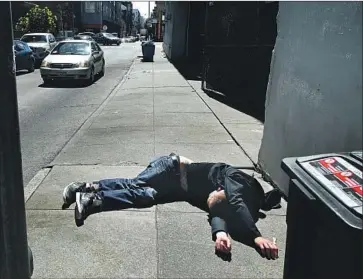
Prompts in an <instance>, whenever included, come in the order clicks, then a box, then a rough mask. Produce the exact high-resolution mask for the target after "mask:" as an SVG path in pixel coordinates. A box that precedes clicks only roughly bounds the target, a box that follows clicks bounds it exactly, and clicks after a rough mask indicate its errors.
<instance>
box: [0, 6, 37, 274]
mask: <svg viewBox="0 0 363 279" xmlns="http://www.w3.org/2000/svg"><path fill="white" fill-rule="evenodd" d="M0 18H2V20H1V24H0V34H1V36H2V44H1V46H0V75H1V77H2V79H1V83H2V88H1V93H0V278H1V279H15V278H16V279H29V278H30V272H29V271H30V268H29V266H30V264H29V259H28V241H27V232H26V219H25V202H24V188H23V173H22V161H21V149H20V136H19V116H18V101H17V91H16V77H15V65H14V62H15V61H14V60H15V59H14V53H13V28H12V18H11V2H9V1H2V2H0Z"/></svg>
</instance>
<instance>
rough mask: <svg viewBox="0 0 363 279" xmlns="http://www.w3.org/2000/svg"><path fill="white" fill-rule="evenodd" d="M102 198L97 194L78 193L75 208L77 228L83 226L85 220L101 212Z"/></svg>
mask: <svg viewBox="0 0 363 279" xmlns="http://www.w3.org/2000/svg"><path fill="white" fill-rule="evenodd" d="M101 206H102V198H101V196H100V195H99V194H97V193H81V192H77V193H76V207H75V208H74V220H75V222H76V226H77V227H80V226H83V224H84V220H86V218H87V217H88V216H89V215H91V214H94V213H98V212H100V211H101Z"/></svg>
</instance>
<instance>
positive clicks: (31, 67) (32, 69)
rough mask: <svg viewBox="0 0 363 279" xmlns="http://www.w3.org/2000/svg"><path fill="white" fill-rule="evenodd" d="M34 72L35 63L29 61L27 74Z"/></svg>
mask: <svg viewBox="0 0 363 279" xmlns="http://www.w3.org/2000/svg"><path fill="white" fill-rule="evenodd" d="M34 70H35V62H34V60H31V61H30V67H29V69H28V72H29V73H32V72H34Z"/></svg>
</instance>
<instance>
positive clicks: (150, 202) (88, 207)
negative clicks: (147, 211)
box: [74, 186, 157, 227]
mask: <svg viewBox="0 0 363 279" xmlns="http://www.w3.org/2000/svg"><path fill="white" fill-rule="evenodd" d="M156 194H157V192H156V191H155V190H154V189H153V188H150V187H137V186H130V187H128V188H127V189H120V190H108V191H103V190H101V191H98V192H91V193H82V192H77V193H76V207H75V209H74V210H75V215H74V217H75V222H76V225H77V226H78V227H80V226H82V225H83V224H84V220H85V219H86V218H87V217H88V216H89V215H91V214H95V213H99V212H103V211H115V210H122V209H128V208H147V207H152V206H154V205H155V204H156V199H155V196H156Z"/></svg>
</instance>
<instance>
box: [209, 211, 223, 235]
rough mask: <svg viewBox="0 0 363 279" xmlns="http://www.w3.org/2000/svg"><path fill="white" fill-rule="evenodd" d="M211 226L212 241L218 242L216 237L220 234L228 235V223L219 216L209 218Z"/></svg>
mask: <svg viewBox="0 0 363 279" xmlns="http://www.w3.org/2000/svg"><path fill="white" fill-rule="evenodd" d="M209 224H210V226H211V229H212V240H213V241H216V235H217V233H218V232H225V233H228V230H227V223H226V221H224V220H223V219H222V218H221V217H219V216H213V215H210V216H209Z"/></svg>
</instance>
